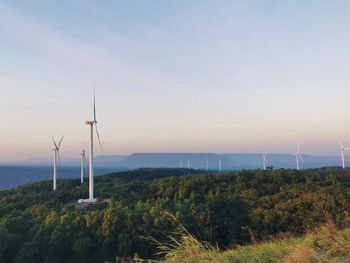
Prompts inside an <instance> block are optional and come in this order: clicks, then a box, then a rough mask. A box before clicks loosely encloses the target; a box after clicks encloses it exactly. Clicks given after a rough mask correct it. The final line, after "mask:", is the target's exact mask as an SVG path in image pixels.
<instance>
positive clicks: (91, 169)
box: [85, 89, 102, 202]
mask: <svg viewBox="0 0 350 263" xmlns="http://www.w3.org/2000/svg"><path fill="white" fill-rule="evenodd" d="M93 107H94V108H93V110H94V120H93V121H86V122H85V123H86V124H87V125H90V156H89V157H90V164H89V199H88V200H85V201H87V202H95V201H96V199H95V198H94V126H95V131H96V135H97V139H98V142H99V144H100V148H102V147H101V140H100V135H99V133H98V129H97V119H96V99H95V89H94V105H93Z"/></svg>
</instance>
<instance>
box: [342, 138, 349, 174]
mask: <svg viewBox="0 0 350 263" xmlns="http://www.w3.org/2000/svg"><path fill="white" fill-rule="evenodd" d="M345 150H350V148H345V147H344V144H343V142H340V157H341V162H342V166H343V169H345Z"/></svg>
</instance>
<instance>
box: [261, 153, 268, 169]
mask: <svg viewBox="0 0 350 263" xmlns="http://www.w3.org/2000/svg"><path fill="white" fill-rule="evenodd" d="M262 162H263V170H264V171H265V170H266V167H267V151H266V152H264V153H263V154H262Z"/></svg>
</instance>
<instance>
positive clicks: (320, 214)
mask: <svg viewBox="0 0 350 263" xmlns="http://www.w3.org/2000/svg"><path fill="white" fill-rule="evenodd" d="M200 173H201V172H200V171H194V170H186V169H140V170H136V171H132V172H122V173H116V174H109V175H105V176H101V177H98V178H95V181H96V183H95V189H96V196H98V197H100V198H101V199H103V200H104V201H103V202H100V203H97V204H95V205H91V206H89V207H88V208H87V209H83V210H77V209H76V207H75V205H76V201H77V200H78V199H79V198H85V197H86V196H87V192H88V191H87V187H88V185H87V184H85V185H84V186H83V187H80V182H79V180H68V179H67V180H62V181H59V184H58V191H56V192H53V191H52V190H51V186H52V185H51V181H46V182H40V183H34V184H29V185H26V186H22V187H18V188H17V189H13V190H9V191H2V192H0V262H6V263H11V262H27V263H28V262H44V261H46V262H50V263H53V262H78V263H79V262H94V263H95V262H101V263H102V262H105V261H113V260H114V258H115V257H116V256H134V255H135V254H137V255H138V256H139V257H141V258H146V259H148V258H156V256H155V254H156V253H157V251H158V250H157V245H156V244H154V242H152V241H150V237H152V238H154V239H156V240H159V241H161V242H166V241H167V240H168V238H167V235H168V234H171V233H172V232H173V231H175V230H176V229H177V227H178V224H179V223H181V224H183V225H184V227H186V229H187V230H188V231H189V232H190V233H192V234H193V235H194V236H195V237H196V238H198V239H200V240H201V241H208V242H209V243H211V244H218V245H219V247H220V248H223V249H225V248H230V247H234V246H235V245H237V244H249V243H251V242H252V241H255V240H266V239H268V238H270V237H276V236H282V235H284V236H285V235H301V234H304V233H305V231H306V230H307V229H310V228H313V227H315V226H317V225H319V224H322V223H323V222H325V221H326V220H327V219H329V218H330V217H331V218H332V219H333V221H334V222H336V223H337V224H338V225H339V226H342V225H344V224H346V222H347V219H348V212H349V211H350V210H349V207H348V204H349V201H350V200H349V199H350V192H349V189H350V171H348V170H341V169H337V168H325V169H315V170H304V171H295V170H274V171H261V170H256V171H240V172H231V173H224V174H221V175H219V174H203V175H201V174H200ZM169 213H170V214H173V215H174V216H175V217H176V219H177V221H178V222H176V221H175V220H172V219H171V217H169Z"/></svg>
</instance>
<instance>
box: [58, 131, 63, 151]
mask: <svg viewBox="0 0 350 263" xmlns="http://www.w3.org/2000/svg"><path fill="white" fill-rule="evenodd" d="M63 138H64V134H63V136H62V138H61V140H60V142H59V143H58V148H60V146H61V143H62V140H63Z"/></svg>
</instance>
